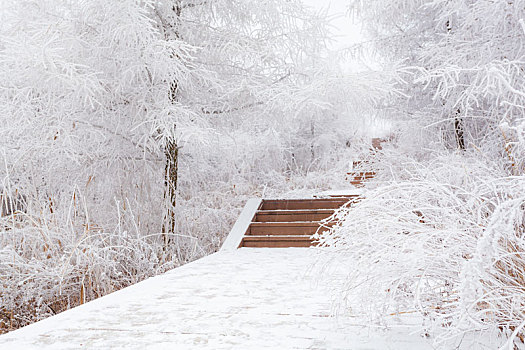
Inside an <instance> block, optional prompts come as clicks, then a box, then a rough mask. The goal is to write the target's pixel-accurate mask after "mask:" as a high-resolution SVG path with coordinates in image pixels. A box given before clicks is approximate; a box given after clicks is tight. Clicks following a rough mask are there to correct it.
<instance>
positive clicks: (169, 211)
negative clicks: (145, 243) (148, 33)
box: [162, 1, 182, 250]
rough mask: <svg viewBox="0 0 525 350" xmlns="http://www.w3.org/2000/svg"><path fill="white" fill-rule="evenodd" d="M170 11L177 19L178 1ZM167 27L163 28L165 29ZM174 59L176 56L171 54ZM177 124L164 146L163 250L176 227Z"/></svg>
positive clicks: (174, 90) (174, 93)
mask: <svg viewBox="0 0 525 350" xmlns="http://www.w3.org/2000/svg"><path fill="white" fill-rule="evenodd" d="M171 9H172V11H173V12H174V13H175V18H176V19H177V20H178V19H179V18H180V15H181V11H182V8H181V5H180V1H175V3H174V5H173V6H172V8H171ZM176 26H177V23H175V24H174V25H173V27H172V28H171V29H175V31H174V33H173V34H174V36H175V37H176V38H177V39H180V35H179V33H178V32H177V30H176ZM168 29H169V28H165V30H166V31H167V30H168ZM173 58H174V59H177V58H178V57H177V56H176V55H174V56H173ZM178 90H179V85H178V83H177V81H173V82H171V83H170V89H169V99H170V101H171V102H172V103H175V102H176V101H177V99H178V92H179V91H178ZM176 128H177V126H176V125H173V133H172V135H170V138H169V139H168V140H167V141H166V146H165V150H164V154H165V156H166V166H165V175H164V203H165V205H166V208H165V210H166V211H165V217H164V223H163V229H162V231H163V232H164V236H163V237H164V250H167V249H168V247H169V246H170V245H171V243H172V241H173V240H172V238H171V237H172V235H170V234H173V233H175V227H176V217H175V208H176V206H177V180H178V176H179V147H178V145H177V141H176V139H175V130H176Z"/></svg>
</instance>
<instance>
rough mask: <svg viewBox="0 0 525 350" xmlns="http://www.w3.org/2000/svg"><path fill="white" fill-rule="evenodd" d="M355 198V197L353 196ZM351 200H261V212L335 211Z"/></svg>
mask: <svg viewBox="0 0 525 350" xmlns="http://www.w3.org/2000/svg"><path fill="white" fill-rule="evenodd" d="M355 197H357V195H356V196H355ZM351 198H353V197H348V199H346V198H318V199H269V200H263V203H262V206H261V208H260V209H261V210H300V209H337V208H340V207H341V206H343V205H344V204H346V203H347V202H348V201H349V200H350V199H351Z"/></svg>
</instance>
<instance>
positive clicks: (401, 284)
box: [320, 134, 525, 348]
mask: <svg viewBox="0 0 525 350" xmlns="http://www.w3.org/2000/svg"><path fill="white" fill-rule="evenodd" d="M412 136H414V134H412ZM405 146H406V145H405ZM406 147H407V148H408V149H407V148H405V147H403V146H399V147H393V146H386V148H385V149H384V151H383V152H382V153H381V154H379V155H376V156H375V158H376V159H375V161H374V162H373V163H368V164H365V165H362V167H367V169H368V170H372V169H373V170H374V171H376V172H377V178H376V179H375V180H373V181H371V182H370V183H369V184H368V185H367V187H366V189H365V192H364V193H363V196H362V198H359V199H358V200H357V201H356V202H354V203H351V204H350V205H348V206H347V207H345V208H343V209H342V210H340V211H338V212H337V213H336V214H335V216H334V217H333V218H332V219H333V220H334V221H335V222H336V225H335V227H334V228H333V229H332V230H331V231H328V232H326V233H325V234H324V235H322V236H321V237H320V241H321V243H322V244H323V245H324V246H326V247H327V253H328V254H327V258H328V259H329V260H331V261H333V263H335V264H344V266H345V267H346V269H347V271H348V276H347V278H346V280H345V281H343V282H340V283H339V284H338V285H337V287H336V289H337V290H339V292H340V293H341V299H340V301H341V307H343V308H348V307H349V308H350V309H351V310H350V312H351V313H352V314H356V315H361V316H363V315H366V316H364V318H365V319H366V318H367V317H368V319H367V320H368V322H370V323H372V324H382V325H387V326H388V325H392V322H391V321H392V318H393V317H392V316H396V315H397V316H403V315H406V314H409V315H411V314H416V315H419V316H420V319H421V320H422V323H421V330H422V333H426V334H429V335H430V336H432V338H433V340H434V341H435V342H436V343H437V344H439V345H440V346H441V347H442V348H449V347H450V346H452V345H451V344H455V345H458V343H457V342H460V341H461V335H464V334H466V333H469V332H473V331H487V332H490V333H491V334H492V333H493V332H498V331H503V332H504V334H506V335H507V336H510V335H511V334H512V332H514V331H515V334H514V336H519V337H521V338H522V337H523V334H524V332H523V329H522V327H523V324H522V322H523V319H524V317H525V314H524V310H525V309H524V307H523V305H525V280H524V279H523V276H524V275H523V273H524V272H525V270H524V267H525V237H524V232H523V230H524V220H525V177H523V176H509V175H508V173H507V172H506V166H505V160H501V159H495V160H493V161H488V160H486V159H483V157H480V155H479V154H478V152H477V151H474V152H471V153H469V154H460V153H450V152H449V151H447V150H446V149H445V148H444V147H442V149H441V150H439V151H438V150H435V149H433V150H432V149H427V150H426V151H425V152H421V153H422V154H423V155H422V156H421V155H419V156H418V155H417V153H418V150H417V148H415V147H414V148H412V149H410V148H409V146H406ZM400 150H402V151H403V153H401V154H400V153H399V152H400ZM458 339H459V340H458ZM450 342H452V343H450Z"/></svg>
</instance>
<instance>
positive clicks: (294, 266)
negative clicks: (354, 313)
mask: <svg viewBox="0 0 525 350" xmlns="http://www.w3.org/2000/svg"><path fill="white" fill-rule="evenodd" d="M316 255H317V251H316V249H313V248H311V249H304V248H285V249H250V248H242V249H238V250H234V251H221V252H219V253H216V254H213V255H211V256H209V257H206V258H203V259H200V260H198V261H195V262H193V263H190V264H187V265H185V266H182V267H180V268H177V269H174V270H172V271H170V272H168V273H165V274H163V275H161V276H157V277H154V278H150V279H148V280H146V281H143V282H141V283H138V284H136V285H134V286H131V287H129V288H126V289H123V290H121V291H118V292H115V293H113V294H111V295H108V296H106V297H103V298H100V299H98V300H95V301H93V302H90V303H87V304H85V305H82V306H80V307H77V308H75V309H72V310H69V311H66V312H64V313H62V314H59V315H58V316H55V317H52V318H49V319H47V320H44V321H41V322H38V323H36V324H33V325H30V326H28V327H25V328H23V329H20V330H17V331H15V332H12V333H9V334H7V335H3V336H0V349H79V348H86V349H201V348H203V349H204V348H205V349H262V348H269V349H418V350H423V349H427V348H431V347H430V346H429V345H428V344H427V343H426V342H425V340H423V339H422V338H420V337H419V336H417V335H409V332H408V330H399V329H398V330H396V331H395V332H394V331H389V332H382V331H371V330H370V329H368V328H363V327H360V326H359V325H357V324H356V321H355V320H353V319H352V318H350V317H338V318H334V317H330V314H331V310H332V306H331V301H330V293H329V291H328V290H327V288H326V287H324V286H322V285H318V284H316V283H315V281H316V280H317V279H318V278H317V277H318V276H316V275H315V274H312V273H310V272H309V270H310V269H311V267H312V266H313V265H314V264H315V262H316V260H317V256H316Z"/></svg>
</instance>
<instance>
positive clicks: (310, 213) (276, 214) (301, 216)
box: [254, 209, 335, 222]
mask: <svg viewBox="0 0 525 350" xmlns="http://www.w3.org/2000/svg"><path fill="white" fill-rule="evenodd" d="M334 211H335V210H334V209H311V210H259V211H258V212H257V214H256V215H255V220H254V221H256V222H293V221H320V220H323V219H326V218H327V217H329V216H331V215H332V214H333V213H334Z"/></svg>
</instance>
